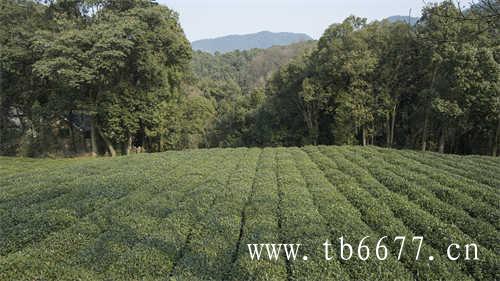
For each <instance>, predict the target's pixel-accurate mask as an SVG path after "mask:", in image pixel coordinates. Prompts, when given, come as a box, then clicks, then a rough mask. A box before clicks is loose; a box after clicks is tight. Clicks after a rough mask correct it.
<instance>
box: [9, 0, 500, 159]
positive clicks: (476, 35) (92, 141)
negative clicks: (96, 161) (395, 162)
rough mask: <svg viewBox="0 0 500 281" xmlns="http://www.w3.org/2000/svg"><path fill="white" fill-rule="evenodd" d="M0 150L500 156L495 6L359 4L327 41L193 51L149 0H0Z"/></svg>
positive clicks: (499, 21) (170, 16)
mask: <svg viewBox="0 0 500 281" xmlns="http://www.w3.org/2000/svg"><path fill="white" fill-rule="evenodd" d="M0 3H1V5H2V9H0V24H1V25H0V43H1V45H2V50H1V53H0V63H1V64H0V73H1V77H0V89H1V95H0V145H1V146H0V152H1V154H4V155H27V156H44V155H51V154H66V155H67V154H81V153H92V154H109V155H116V154H126V153H130V151H132V150H134V149H137V150H140V151H150V152H155V151H164V150H168V149H185V148H197V147H234V146H302V145H307V144H360V145H368V144H372V145H379V146H387V147H398V148H411V149H422V150H434V151H440V152H445V153H459V154H470V153H476V154H489V155H497V154H498V151H499V142H500V84H499V78H500V64H499V61H500V44H499V38H500V36H499V32H498V30H499V25H500V17H499V12H498V11H499V8H498V3H497V2H496V1H491V0H482V1H480V2H479V3H478V4H476V5H473V6H472V7H471V8H470V9H468V10H466V11H461V10H459V9H458V8H457V7H456V6H455V5H454V4H453V3H452V2H451V1H445V2H443V3H441V4H430V5H428V6H427V7H426V8H424V10H423V16H422V18H421V19H420V20H419V21H418V22H417V24H415V25H410V24H407V23H404V22H396V23H390V22H389V21H376V22H372V23H367V21H366V20H365V19H361V18H357V17H354V16H351V17H349V18H347V19H346V20H345V21H344V22H342V23H340V24H334V25H332V26H330V27H329V28H328V29H327V30H326V31H325V33H324V35H323V36H322V37H321V38H320V40H319V41H318V42H307V43H302V44H297V45H291V46H286V47H274V48H270V49H267V50H251V51H243V52H240V51H236V52H231V53H226V54H215V55H210V54H207V53H202V52H195V53H193V52H192V51H191V47H190V45H189V42H188V41H187V40H186V38H185V36H184V33H183V31H182V29H181V27H180V25H179V23H178V16H177V14H176V13H175V12H173V11H171V10H169V9H168V8H167V7H164V6H160V5H158V4H156V3H155V2H154V1H147V0H120V1H118V0H93V1H86V0H71V1H70V0H59V1H48V2H44V3H41V2H34V1H14V0H2V1H1V2H0Z"/></svg>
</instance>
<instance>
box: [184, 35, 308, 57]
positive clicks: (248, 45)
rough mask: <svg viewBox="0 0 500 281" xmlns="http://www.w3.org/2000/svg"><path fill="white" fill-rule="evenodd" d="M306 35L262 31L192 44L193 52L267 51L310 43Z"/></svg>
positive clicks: (198, 41)
mask: <svg viewBox="0 0 500 281" xmlns="http://www.w3.org/2000/svg"><path fill="white" fill-rule="evenodd" d="M310 40H313V38H312V37H311V36H309V35H307V34H305V33H294V32H270V31H261V32H257V33H251V34H231V35H226V36H222V37H216V38H211V39H201V40H196V41H193V42H192V43H191V45H192V47H193V50H196V51H204V52H208V53H212V54H214V53H216V52H219V53H228V52H232V51H236V50H240V51H245V50H251V49H267V48H271V47H273V46H286V45H290V44H294V43H300V42H304V41H310Z"/></svg>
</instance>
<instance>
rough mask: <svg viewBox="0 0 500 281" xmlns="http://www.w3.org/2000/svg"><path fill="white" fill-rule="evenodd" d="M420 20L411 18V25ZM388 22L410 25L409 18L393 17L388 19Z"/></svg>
mask: <svg viewBox="0 0 500 281" xmlns="http://www.w3.org/2000/svg"><path fill="white" fill-rule="evenodd" d="M419 19H420V18H417V17H410V18H409V21H410V24H411V25H415V24H416V23H417V21H418V20H419ZM387 20H388V21H390V22H397V21H402V22H406V23H408V16H392V17H388V18H387Z"/></svg>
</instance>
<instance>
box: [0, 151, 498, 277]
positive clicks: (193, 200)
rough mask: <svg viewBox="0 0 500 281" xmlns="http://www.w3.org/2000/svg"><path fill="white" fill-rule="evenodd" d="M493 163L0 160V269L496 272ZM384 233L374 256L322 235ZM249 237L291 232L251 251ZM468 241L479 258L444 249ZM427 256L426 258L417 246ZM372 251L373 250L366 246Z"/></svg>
mask: <svg viewBox="0 0 500 281" xmlns="http://www.w3.org/2000/svg"><path fill="white" fill-rule="evenodd" d="M499 172H500V160H498V158H491V157H480V156H466V157H462V156H455V155H440V154H435V153H419V152H413V151H397V150H390V149H382V148H376V147H366V148H361V147H349V146H344V147H327V146H320V147H305V148H265V149H258V148H251V149H247V148H238V149H210V150H189V151H183V152H167V153H159V154H141V155H133V156H129V157H118V158H115V159H108V158H99V159H73V160H71V159H61V160H52V159H51V160H48V159H47V160H39V159H38V160H34V159H20V158H0V280H499V278H500V276H499V274H500V272H499V271H500V269H499V266H498V265H499V264H500V248H499V247H500V246H499V245H500V233H499V231H500V194H499V192H498V191H499V188H500V174H499ZM341 236H344V237H345V238H346V239H347V240H348V241H351V242H352V243H353V244H354V243H355V242H356V241H357V242H359V240H361V239H362V238H363V237H365V236H370V237H371V238H370V239H369V240H367V241H368V242H367V244H368V245H370V247H371V248H372V249H374V245H375V243H376V242H377V240H378V239H379V238H381V237H383V236H389V237H392V238H393V237H395V236H406V237H410V238H411V237H413V236H424V238H425V240H424V243H423V247H422V250H421V256H423V257H425V258H422V259H420V260H418V261H415V256H414V253H415V251H416V245H415V244H411V243H409V244H408V245H407V247H406V248H405V250H404V252H403V253H402V257H401V259H400V260H398V259H397V258H396V257H397V252H398V250H399V247H398V246H399V244H398V243H395V242H393V241H392V240H391V239H387V240H386V241H387V243H386V245H387V247H388V249H389V251H390V253H389V258H388V259H387V260H384V261H378V260H376V259H373V258H371V259H369V260H367V261H362V260H360V259H357V258H353V259H351V260H349V261H344V260H341V259H340V258H339V251H338V250H337V249H338V247H335V248H334V249H335V251H334V252H333V253H332V254H333V256H334V257H335V258H334V259H333V260H331V261H326V260H325V259H324V254H323V248H322V244H323V243H324V242H325V240H326V239H329V240H330V241H333V242H335V241H337V238H339V237H341ZM249 243H301V244H303V246H302V248H301V255H307V256H309V257H310V258H309V259H308V260H307V261H305V260H302V259H298V260H295V261H287V260H285V259H283V258H282V259H280V260H278V261H251V260H250V257H249V254H248V252H247V247H246V245H247V244H249ZM450 243H459V244H461V245H464V244H468V243H477V244H478V245H479V253H480V261H465V260H463V259H459V260H457V261H450V260H448V259H447V258H446V249H447V246H448V245H449V244H450ZM431 255H432V256H434V257H436V259H435V260H434V261H432V262H431V261H429V260H428V259H427V258H426V257H428V256H431ZM372 256H373V254H372Z"/></svg>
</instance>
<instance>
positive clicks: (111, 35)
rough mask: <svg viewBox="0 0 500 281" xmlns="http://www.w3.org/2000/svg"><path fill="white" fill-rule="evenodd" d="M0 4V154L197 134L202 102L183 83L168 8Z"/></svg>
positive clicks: (76, 150)
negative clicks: (186, 89)
mask: <svg viewBox="0 0 500 281" xmlns="http://www.w3.org/2000/svg"><path fill="white" fill-rule="evenodd" d="M0 5H1V6H2V7H1V9H0V43H1V46H2V51H1V55H0V62H1V69H0V73H1V84H0V86H1V96H0V98H1V100H0V144H1V147H0V149H1V152H2V154H6V155H25V156H44V155H50V154H56V155H61V154H81V153H91V154H94V155H95V154H109V155H116V154H120V153H123V154H127V153H130V151H131V150H132V149H133V147H139V148H140V150H145V149H146V148H147V150H149V151H161V150H166V149H180V148H184V147H197V146H198V145H199V144H200V143H202V142H203V129H204V127H205V124H204V122H207V121H206V120H207V119H208V118H206V116H204V114H205V113H206V112H207V111H206V110H205V108H206V107H209V106H210V105H207V104H205V103H204V102H205V101H204V100H200V99H199V98H197V97H188V96H187V95H186V94H185V91H184V90H183V88H188V87H187V86H183V84H184V82H185V81H186V75H187V73H189V63H190V60H191V57H192V51H191V46H190V43H189V41H188V40H187V39H186V38H185V36H184V32H183V31H182V29H181V27H180V25H179V23H178V15H177V14H176V13H175V12H173V11H172V10H170V9H168V8H167V7H164V6H161V5H158V4H156V3H154V2H153V1H146V0H109V1H108V0H94V1H86V0H65V1H64V0H61V1H43V2H42V1H14V0H2V1H1V2H0ZM200 108H201V109H203V110H200ZM200 124H201V125H200Z"/></svg>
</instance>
